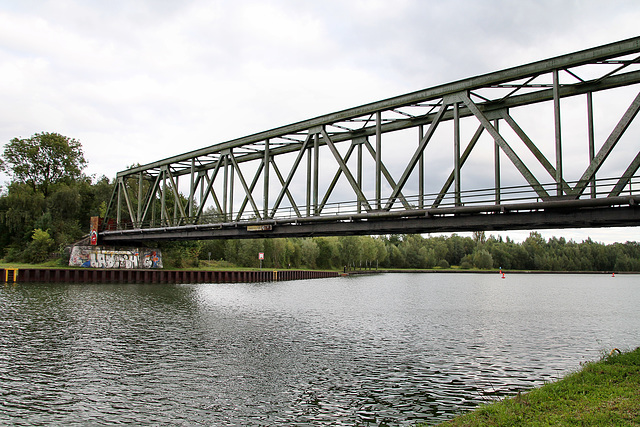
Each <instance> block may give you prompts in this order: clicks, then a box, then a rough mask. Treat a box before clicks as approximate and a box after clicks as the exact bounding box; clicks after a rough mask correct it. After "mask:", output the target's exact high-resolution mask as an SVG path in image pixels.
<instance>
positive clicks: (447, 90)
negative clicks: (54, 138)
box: [105, 37, 640, 229]
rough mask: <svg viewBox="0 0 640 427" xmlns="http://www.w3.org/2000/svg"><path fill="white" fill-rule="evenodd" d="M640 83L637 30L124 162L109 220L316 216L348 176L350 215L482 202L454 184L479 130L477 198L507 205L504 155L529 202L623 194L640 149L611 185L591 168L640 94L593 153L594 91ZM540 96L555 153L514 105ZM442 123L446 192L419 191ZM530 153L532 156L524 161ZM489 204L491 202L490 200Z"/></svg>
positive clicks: (325, 211) (147, 224)
mask: <svg viewBox="0 0 640 427" xmlns="http://www.w3.org/2000/svg"><path fill="white" fill-rule="evenodd" d="M639 83H640V37H636V38H631V39H628V40H623V41H619V42H615V43H611V44H607V45H603V46H599V47H595V48H591V49H586V50H582V51H579V52H574V53H571V54H567V55H562V56H558V57H555V58H551V59H546V60H542V61H537V62H533V63H530V64H526V65H522V66H518V67H513V68H509V69H506V70H502V71H497V72H492V73H488V74H483V75H479V76H475V77H471V78H467V79H463V80H458V81H455V82H451V83H447V84H442V85H439V86H434V87H431V88H427V89H423V90H419V91H416V92H412V93H408V94H404V95H400V96H396V97H393V98H388V99H384V100H381V101H377V102H372V103H369V104H365V105H361V106H358V107H354V108H349V109H346V110H342V111H337V112H334V113H330V114H326V115H323V116H319V117H315V118H312V119H309V120H304V121H300V122H297V123H293V124H289V125H286V126H281V127H277V128H274V129H271V130H267V131H264V132H259V133H256V134H253V135H248V136H245V137H241V138H237V139H233V140H230V141H226V142H222V143H218V144H214V145H210V146H208V147H205V148H201V149H198V150H194V151H191V152H188V153H184V154H180V155H176V156H173V157H169V158H167V159H164V160H160V161H156V162H153V163H149V164H146V165H142V166H136V167H132V168H130V169H127V170H124V171H121V172H119V173H118V174H117V176H116V187H115V190H114V193H113V196H112V198H111V201H110V202H109V205H108V208H107V217H108V218H107V219H109V218H111V219H112V221H113V220H115V222H116V223H117V226H118V228H127V227H128V228H135V229H142V228H153V227H158V226H165V225H166V226H172V227H175V226H181V225H187V224H203V223H205V222H206V221H215V222H219V223H225V224H228V223H229V222H231V223H239V222H243V221H244V222H247V221H255V220H268V219H276V218H282V217H283V216H288V215H290V216H292V217H294V218H309V217H322V216H323V215H329V214H330V213H331V206H332V205H335V203H336V202H337V201H336V200H335V196H334V195H335V194H336V193H338V191H334V190H336V187H337V184H338V182H339V181H342V182H345V181H346V183H345V188H346V189H347V190H349V191H350V192H352V194H353V200H351V201H347V203H353V206H354V208H353V209H354V210H353V213H357V214H358V215H361V214H362V215H365V216H366V215H367V214H368V213H369V214H371V217H372V218H373V217H374V215H373V214H374V213H377V214H379V213H380V212H390V211H392V210H393V211H397V210H406V211H411V212H415V210H416V209H418V210H420V209H430V210H434V209H437V208H445V207H447V206H450V207H451V206H452V207H455V208H460V207H462V206H464V205H465V204H469V203H476V204H477V203H479V202H480V201H481V200H480V201H479V199H478V198H477V197H476V198H474V199H472V198H470V196H469V193H468V192H465V191H463V190H462V187H461V184H460V183H461V181H462V178H461V175H462V170H463V166H464V164H465V162H466V161H467V159H468V158H469V157H470V156H471V155H472V153H473V152H475V151H478V150H477V149H475V147H476V145H477V142H478V141H479V140H480V138H482V137H483V136H482V135H483V133H484V134H485V135H486V134H488V135H489V138H491V140H493V141H494V145H495V154H494V159H493V161H494V164H493V165H492V166H491V168H492V169H494V174H495V188H492V189H489V190H491V191H488V193H490V194H491V197H492V198H491V199H484V203H485V204H486V205H489V204H492V205H494V206H503V205H504V204H505V203H509V199H508V192H506V191H505V188H507V187H505V186H504V185H503V184H501V181H500V174H501V173H500V170H501V166H500V156H505V157H506V158H507V160H509V161H510V162H511V164H512V165H513V166H514V167H515V169H516V170H517V171H518V172H519V174H520V176H521V177H522V178H523V179H524V180H525V181H526V183H527V186H528V188H529V189H530V192H531V196H530V198H529V199H527V200H528V201H529V200H533V201H540V202H550V201H553V200H557V199H559V198H563V199H573V200H577V199H580V198H582V197H584V196H585V192H586V190H587V189H589V190H590V194H588V195H589V196H590V197H591V198H603V197H612V198H613V197H618V196H620V194H621V193H622V192H623V191H624V189H625V188H626V187H630V186H631V183H632V182H633V179H634V178H635V177H634V175H635V174H636V172H637V170H638V168H639V167H640V151H639V152H638V155H636V156H635V158H633V159H632V160H631V162H630V164H629V165H628V166H627V167H626V169H625V170H624V171H622V170H621V171H620V172H619V174H618V176H615V177H611V176H609V177H608V178H609V179H613V182H612V183H611V184H610V185H609V184H607V185H605V186H604V187H599V188H597V179H596V173H597V172H598V171H599V170H600V169H601V167H602V165H603V164H604V163H605V161H606V159H607V158H608V157H609V154H610V153H611V151H612V150H613V148H614V147H615V146H616V145H617V144H618V141H619V140H620V138H621V137H622V136H623V134H624V133H625V132H626V130H627V128H628V127H629V126H630V124H631V123H632V121H633V120H634V119H635V117H636V115H637V113H638V111H639V110H640V94H636V93H637V91H636V92H633V90H631V91H630V92H631V93H632V95H635V99H634V100H633V101H632V103H631V105H629V106H625V108H626V111H625V112H624V114H623V116H622V117H621V118H620V119H619V121H618V123H617V125H616V126H615V128H614V129H613V131H612V132H611V134H610V135H609V136H608V138H606V140H605V141H604V142H603V143H602V145H601V147H600V148H599V150H598V151H597V152H596V150H595V143H594V135H593V133H594V131H593V128H594V126H593V121H594V119H593V106H592V103H593V100H592V94H593V93H595V92H599V91H607V90H609V89H613V88H620V87H631V86H633V85H636V84H639ZM579 95H586V96H587V103H588V117H587V123H588V127H589V129H588V134H589V136H588V141H587V144H586V145H588V149H589V151H588V159H589V163H588V166H587V168H586V169H585V171H584V173H582V174H581V176H580V177H579V178H577V177H576V178H574V179H571V180H569V179H566V178H565V176H564V175H565V174H564V171H563V159H562V151H563V150H562V129H561V124H560V123H561V120H560V111H561V103H560V100H561V99H564V98H568V97H575V96H579ZM544 102H550V103H552V104H553V116H551V117H549V118H546V119H545V120H546V121H547V122H548V123H549V124H550V125H551V127H552V128H553V129H554V130H553V133H554V138H555V153H554V154H555V158H551V159H548V158H547V157H546V156H545V154H544V150H543V149H541V147H540V146H539V144H538V142H537V141H536V140H535V138H532V137H531V136H530V135H528V134H527V133H526V131H525V130H524V129H523V127H522V126H521V125H520V124H519V123H518V122H517V121H516V120H515V118H514V116H513V115H512V114H511V110H515V109H517V108H519V107H524V106H528V105H532V104H537V103H544ZM625 102H626V101H625ZM467 118H468V119H469V120H471V121H472V122H473V121H474V119H475V124H474V129H476V128H477V130H476V131H475V133H474V135H473V137H472V138H471V140H470V141H469V143H468V145H467V146H466V148H464V149H463V148H462V147H461V133H460V124H461V122H462V121H463V119H465V120H466V119H467ZM445 121H452V122H453V135H452V138H451V139H450V140H449V141H448V143H450V144H451V145H447V146H446V147H440V148H439V149H446V150H451V151H452V153H453V162H452V164H448V165H446V166H443V168H445V169H447V170H442V171H436V172H440V173H434V171H431V175H430V176H429V177H428V178H429V179H432V178H433V179H435V177H436V176H446V177H447V178H446V180H445V181H444V182H443V183H442V185H441V186H440V185H438V187H439V188H441V190H440V191H439V192H438V193H436V194H433V195H432V196H433V197H431V196H429V195H427V194H425V189H424V183H425V180H426V179H427V176H426V171H425V167H424V156H425V154H424V153H425V149H426V148H427V145H429V146H433V145H434V144H436V143H435V142H432V141H433V140H434V138H433V135H434V134H435V133H436V132H438V125H439V124H440V123H442V122H445ZM499 123H504V124H505V125H506V126H505V128H507V129H509V130H510V131H511V132H512V135H513V134H515V135H516V137H517V141H516V143H517V144H520V145H524V147H525V152H526V157H523V156H522V153H521V152H519V151H518V149H516V148H515V145H514V142H513V141H510V140H509V137H507V136H506V135H505V134H504V133H503V132H502V131H501V130H500V128H499V126H498V124H499ZM411 128H417V129H418V130H419V136H418V138H417V141H416V144H415V145H414V148H413V149H412V150H414V151H410V152H408V153H407V156H406V158H405V159H404V162H405V164H404V166H403V168H402V173H401V174H399V175H398V176H394V174H393V173H392V168H391V167H388V166H389V165H386V164H385V162H384V161H383V143H382V142H383V140H384V138H382V135H383V134H387V133H392V132H396V131H401V130H405V129H411ZM512 135H510V137H511V138H513V136H512ZM346 141H349V142H351V144H350V145H349V147H348V149H347V150H345V149H344V148H343V149H342V150H339V149H338V144H339V143H342V142H346ZM372 141H373V143H372ZM438 144H439V142H438ZM586 145H585V147H586ZM320 149H323V150H324V151H323V153H327V154H326V155H325V157H324V158H323V159H326V158H328V159H330V160H331V162H332V164H331V165H328V166H330V167H331V168H335V173H334V172H332V171H331V170H330V169H329V170H328V169H327V164H324V163H323V164H322V168H321V165H320V163H321V161H320V157H321V156H320ZM474 149H475V150H474ZM520 150H522V148H521V149H520ZM586 151H587V150H586V149H585V153H586ZM363 153H368V154H367V156H369V155H370V157H366V159H368V161H369V162H371V161H372V162H373V164H374V166H375V167H374V168H372V169H375V171H374V172H373V176H374V179H373V184H370V183H366V182H365V181H364V178H363V175H364V171H366V172H367V173H369V174H371V173H372V171H371V170H367V169H366V167H365V166H364V163H363ZM385 153H386V151H385ZM285 154H290V155H291V156H293V157H295V159H293V158H292V157H289V159H290V160H288V161H286V162H282V161H280V164H278V162H277V161H276V159H278V158H279V157H278V156H281V155H285ZM305 155H306V161H303V159H304V157H305ZM586 155H587V154H585V157H586ZM527 157H529V158H530V157H533V158H534V160H533V161H532V160H526V158H527ZM292 160H293V161H292ZM323 161H324V160H323ZM396 161H397V159H396ZM532 162H533V163H532ZM283 163H286V165H283ZM354 163H357V165H356V166H354ZM245 165H247V166H246V167H245ZM305 166H306V174H305V175H304V180H305V181H304V184H306V195H301V193H304V190H300V187H301V186H300V185H298V186H297V187H296V188H293V187H294V186H293V185H292V183H293V182H294V181H295V182H298V181H299V177H300V176H301V175H303V172H304V171H303V170H305ZM535 170H538V173H539V171H540V170H542V171H543V175H544V177H543V178H541V177H540V176H537V175H536V173H535ZM301 171H303V172H301ZM442 172H444V174H443V173H442ZM325 174H326V175H325ZM416 175H417V180H418V183H417V187H418V193H419V194H417V195H416V194H413V195H409V194H405V193H407V192H408V191H411V190H409V189H408V186H407V183H408V182H409V181H410V180H411V179H415V178H416ZM183 176H185V177H188V182H186V183H185V182H184V180H183V181H182V183H181V182H180V178H181V177H183ZM320 177H322V178H323V181H324V182H330V184H329V185H328V188H327V189H326V190H322V191H321V189H320V188H319V181H320ZM545 177H546V178H545ZM329 178H330V179H329ZM549 179H550V180H551V184H549ZM259 182H260V183H261V184H262V185H258V183H259ZM181 184H182V185H181ZM298 184H299V182H298ZM366 185H369V187H373V189H374V191H372V189H371V188H366ZM415 187H416V186H415V185H414V186H413V187H412V188H415ZM605 187H606V188H605ZM323 191H324V192H323ZM371 193H374V194H371ZM383 193H384V194H383ZM234 195H235V199H234ZM238 195H239V196H240V197H239V198H238V197H237V196H238ZM332 197H333V198H332ZM300 199H303V201H302V202H301V201H300ZM239 200H240V201H241V202H239ZM342 202H344V200H342ZM513 202H514V203H515V202H522V199H521V198H519V199H518V200H514V201H513ZM123 204H124V205H125V206H123ZM399 205H401V206H399ZM540 206H543V205H540ZM285 211H286V213H285ZM458 211H459V210H458ZM488 211H492V210H491V209H487V210H485V212H488ZM430 212H431V211H430ZM443 212H444V210H443ZM212 213H213V214H212ZM343 213H344V212H343ZM206 218H216V219H215V220H208V219H206ZM105 223H108V221H106V222H105Z"/></svg>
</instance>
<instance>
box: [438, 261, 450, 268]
mask: <svg viewBox="0 0 640 427" xmlns="http://www.w3.org/2000/svg"><path fill="white" fill-rule="evenodd" d="M438 267H440V268H449V267H450V265H449V263H448V262H447V260H446V259H441V260H440V261H438Z"/></svg>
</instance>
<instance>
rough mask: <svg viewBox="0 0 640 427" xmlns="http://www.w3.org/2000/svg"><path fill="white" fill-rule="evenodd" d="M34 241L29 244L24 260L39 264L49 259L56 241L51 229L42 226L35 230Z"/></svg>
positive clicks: (23, 255) (32, 237)
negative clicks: (51, 234)
mask: <svg viewBox="0 0 640 427" xmlns="http://www.w3.org/2000/svg"><path fill="white" fill-rule="evenodd" d="M31 239H32V241H31V242H30V243H29V244H28V245H27V248H26V249H25V250H24V253H23V254H22V257H23V259H24V261H26V262H28V263H31V264H38V263H41V262H45V261H46V260H48V259H49V255H50V254H51V252H52V251H53V250H54V248H55V244H56V243H55V241H54V240H53V239H52V238H51V236H50V235H49V231H48V230H47V231H43V230H42V229H40V228H36V229H35V230H33V236H31Z"/></svg>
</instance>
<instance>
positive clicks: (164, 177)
mask: <svg viewBox="0 0 640 427" xmlns="http://www.w3.org/2000/svg"><path fill="white" fill-rule="evenodd" d="M166 194H167V172H166V167H165V168H163V169H162V194H161V195H160V197H161V199H160V224H161V225H163V226H164V225H167V221H168V218H166V217H165V215H164V214H165V212H166V211H167V210H166V209H167V206H166V200H165V195H166Z"/></svg>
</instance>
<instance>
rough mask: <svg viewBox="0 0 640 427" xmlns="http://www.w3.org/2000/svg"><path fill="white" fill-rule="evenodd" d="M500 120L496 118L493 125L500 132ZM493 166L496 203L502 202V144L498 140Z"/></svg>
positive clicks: (494, 148) (494, 150) (494, 149)
mask: <svg viewBox="0 0 640 427" xmlns="http://www.w3.org/2000/svg"><path fill="white" fill-rule="evenodd" d="M499 123H500V121H499V120H498V119H496V120H494V122H493V127H494V128H496V131H497V132H498V133H499V132H500V127H499ZM493 159H494V160H493V167H494V187H495V194H496V205H499V204H500V145H499V144H498V141H497V140H494V142H493Z"/></svg>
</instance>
